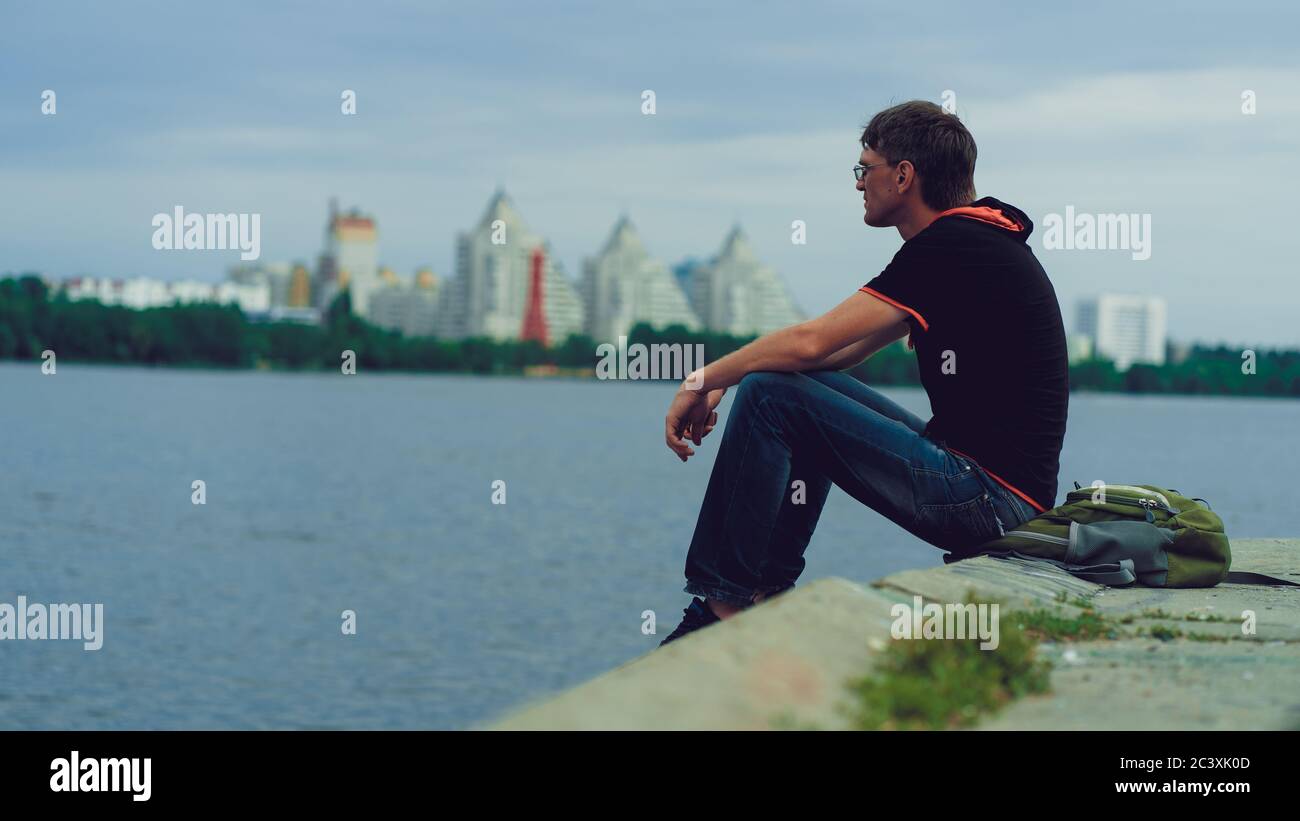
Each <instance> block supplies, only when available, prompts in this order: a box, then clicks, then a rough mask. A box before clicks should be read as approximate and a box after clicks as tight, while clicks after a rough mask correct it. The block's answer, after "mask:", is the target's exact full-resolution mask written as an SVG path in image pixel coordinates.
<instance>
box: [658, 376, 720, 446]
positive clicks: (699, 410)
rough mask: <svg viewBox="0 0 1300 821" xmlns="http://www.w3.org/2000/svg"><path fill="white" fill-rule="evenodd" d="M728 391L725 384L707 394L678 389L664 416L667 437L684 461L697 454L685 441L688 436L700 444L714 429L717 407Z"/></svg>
mask: <svg viewBox="0 0 1300 821" xmlns="http://www.w3.org/2000/svg"><path fill="white" fill-rule="evenodd" d="M726 392H727V391H726V389H725V388H720V389H718V390H714V391H709V392H708V393H707V394H705V393H701V392H700V391H693V390H688V389H686V388H683V389H681V390H679V391H677V394H676V395H675V396H674V397H673V402H672V404H671V405H669V406H668V415H667V417H665V419H664V441H665V442H667V444H668V448H669V449H670V450H672V452H673V453H675V454H677V458H678V459H681V460H682V461H683V462H685V461H686V460H687V459H688V458H690V457H692V456H694V455H695V451H694V450H692V449H691V446H690V445H688V444H687V443H686V440H687V439H688V438H689V439H690V440H691V441H692V442H694V443H695V444H696V445H698V444H700V442H701V440H703V439H704V437H705V436H708V434H709V432H710V431H712V430H713V426H714V425H715V424H717V421H718V414H717V412H716V411H715V410H714V408H716V407H718V403H719V402H721V401H722V397H723V395H724V394H726Z"/></svg>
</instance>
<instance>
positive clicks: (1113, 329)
mask: <svg viewBox="0 0 1300 821" xmlns="http://www.w3.org/2000/svg"><path fill="white" fill-rule="evenodd" d="M1078 324H1079V327H1078V331H1079V333H1082V334H1085V335H1086V336H1088V337H1089V338H1090V339H1091V340H1092V350H1093V353H1094V355H1096V356H1103V357H1106V358H1107V359H1110V360H1112V361H1114V363H1115V367H1116V369H1118V370H1121V371H1122V370H1127V369H1128V367H1129V366H1130V365H1132V364H1134V363H1137V362H1143V363H1150V364H1152V365H1163V364H1164V361H1165V301H1164V299H1163V298H1161V297H1156V296H1137V295H1130V294H1101V295H1099V296H1097V297H1095V298H1092V299H1086V300H1083V301H1081V302H1080V303H1079V307H1078Z"/></svg>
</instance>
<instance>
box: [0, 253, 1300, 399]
mask: <svg viewBox="0 0 1300 821" xmlns="http://www.w3.org/2000/svg"><path fill="white" fill-rule="evenodd" d="M752 339H753V337H742V336H731V335H728V334H720V333H714V332H712V331H690V330H687V329H686V328H685V327H683V326H680V325H677V326H670V327H667V328H659V329H655V328H651V327H649V326H648V325H644V324H642V325H637V326H636V327H635V328H633V329H632V330H631V332H630V333H629V335H628V344H629V345H633V344H637V343H640V344H644V345H647V346H649V345H654V344H661V345H697V344H698V345H702V346H703V350H704V353H705V361H708V362H711V361H713V360H716V359H718V358H720V357H722V356H725V355H726V354H728V353H730V352H732V351H734V350H736V349H737V348H739V347H741V346H742V345H745V344H746V343H748V342H749V341H751V340H752ZM597 347H598V344H597V342H596V340H594V339H592V338H591V337H590V336H587V335H584V334H574V335H572V336H570V337H568V338H567V339H566V340H564V341H563V342H562V343H560V344H558V345H556V346H554V347H551V348H545V347H543V346H542V345H541V344H540V343H538V342H534V341H527V342H525V341H521V340H504V341H498V340H493V339H487V338H473V339H463V340H447V339H438V338H435V337H405V336H402V335H401V334H400V333H397V332H395V331H389V330H386V329H384V328H380V327H378V326H375V325H371V324H370V323H368V322H366V321H365V320H363V319H361V318H360V317H358V316H356V315H355V314H354V313H352V310H351V303H350V302H349V297H348V294H347V292H346V291H344V292H343V293H341V294H340V295H339V296H338V297H337V298H336V299H335V300H334V302H333V303H332V304H331V305H330V306H329V308H328V310H326V311H325V313H324V316H323V317H322V320H321V324H319V325H306V324H302V323H297V322H287V321H286V322H265V323H263V322H251V321H249V320H248V319H246V318H245V316H244V315H243V313H242V312H241V311H240V310H239V309H238V308H237V307H235V306H233V305H217V304H213V303H190V304H185V305H174V306H169V307H161V308H148V309H145V310H134V309H131V308H125V307H122V306H118V305H103V304H101V303H99V302H96V301H93V300H77V301H73V300H69V299H68V298H67V297H66V296H65V295H64V294H62V293H61V292H59V293H55V294H51V293H50V292H49V289H48V287H47V286H46V284H45V282H44V281H43V280H41V279H40V278H39V277H35V276H22V277H9V278H5V279H0V359H28V360H38V359H40V357H41V353H42V352H43V351H45V350H52V351H54V352H55V354H56V355H57V356H58V357H59V358H60V359H66V360H68V361H83V362H116V363H135V364H145V365H167V366H196V367H223V368H253V367H257V368H282V369H294V370H333V369H336V368H338V367H339V363H340V358H341V355H342V352H343V351H345V350H350V351H354V352H355V353H356V364H357V367H358V368H359V369H362V370H376V371H380V370H391V371H432V372H454V373H473V374H518V373H523V372H524V371H525V369H528V368H531V367H535V366H555V367H557V368H561V369H572V370H583V371H585V370H594V368H595V366H596V364H597V361H598V360H599V358H600V357H599V356H598V354H597ZM851 372H852V373H853V375H854V376H856V377H858V378H859V379H861V380H863V381H864V382H867V383H870V384H874V385H919V384H920V378H919V375H918V372H917V366H916V356H915V355H914V354H913V353H912V352H911V351H908V350H906V349H905V348H904V346H903V344H902V343H901V342H899V343H895V344H893V345H890V346H888V347H886V348H884V349H883V350H881V351H880V352H878V353H877V354H876V355H875V356H872V357H871V358H870V359H868V360H867V361H866V362H864V363H862V364H861V365H858V366H857V367H856V368H854V369H852V371H851ZM1070 387H1071V389H1072V390H1093V391H1122V392H1130V393H1185V394H1219V395H1250V396H1296V397H1300V351H1294V350H1256V351H1254V352H1252V353H1250V354H1247V353H1246V352H1243V351H1242V350H1239V349H1234V348H1228V347H1226V346H1220V347H1213V348H1212V347H1206V346H1197V347H1194V348H1192V350H1191V351H1190V353H1189V355H1188V356H1187V358H1186V359H1185V360H1183V361H1181V362H1178V363H1176V364H1175V363H1172V362H1169V363H1166V364H1164V365H1148V364H1138V365H1133V366H1131V367H1130V368H1128V369H1127V370H1125V371H1120V370H1118V369H1117V368H1116V367H1115V365H1114V363H1113V362H1111V361H1109V360H1107V359H1102V358H1095V359H1089V360H1084V361H1080V362H1077V363H1075V364H1072V365H1071V366H1070Z"/></svg>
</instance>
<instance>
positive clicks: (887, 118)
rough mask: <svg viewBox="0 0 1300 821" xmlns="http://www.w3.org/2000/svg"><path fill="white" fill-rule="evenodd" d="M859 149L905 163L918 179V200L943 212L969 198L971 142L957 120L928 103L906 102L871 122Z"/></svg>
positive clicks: (972, 176) (972, 174) (972, 180)
mask: <svg viewBox="0 0 1300 821" xmlns="http://www.w3.org/2000/svg"><path fill="white" fill-rule="evenodd" d="M862 147H863V148H869V149H871V150H872V151H875V152H877V153H878V154H881V155H882V156H884V157H885V159H886V160H888V161H889V163H890V164H891V165H897V164H898V163H900V162H902V161H903V160H908V161H910V162H911V163H912V165H913V166H915V167H916V173H917V174H919V175H920V177H921V199H922V200H923V201H924V202H925V204H926V205H928V206H930V207H931V208H934V209H937V210H940V211H946V210H947V209H949V208H956V207H958V206H962V205H969V204H970V203H971V202H972V201H973V200H974V199H975V156H976V153H977V152H976V149H975V138H974V137H972V136H971V134H970V132H969V131H967V130H966V126H964V125H962V123H961V120H959V119H957V115H956V114H949V113H948V112H947V111H944V110H943V109H942V108H940V107H939V106H937V105H935V104H934V103H931V102H928V101H926V100H910V101H908V102H906V103H899V104H898V105H896V106H893V107H892V108H887V109H885V110H884V111H882V112H880V113H879V114H877V115H876V116H874V117H872V118H871V122H869V123H867V127H866V128H865V129H863V131H862Z"/></svg>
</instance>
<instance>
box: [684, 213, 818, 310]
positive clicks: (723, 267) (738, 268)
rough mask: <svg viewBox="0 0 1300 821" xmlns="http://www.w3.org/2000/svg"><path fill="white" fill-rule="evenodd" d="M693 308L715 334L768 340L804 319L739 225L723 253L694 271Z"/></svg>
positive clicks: (727, 240) (692, 275) (726, 242)
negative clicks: (770, 336)
mask: <svg viewBox="0 0 1300 821" xmlns="http://www.w3.org/2000/svg"><path fill="white" fill-rule="evenodd" d="M691 303H692V305H693V306H694V308H695V313H696V314H697V315H698V316H699V318H700V320H701V321H703V323H704V325H705V326H706V327H707V328H708V329H709V330H711V331H718V332H720V333H728V334H733V335H737V336H747V335H751V334H758V335H761V334H766V333H771V332H772V331H775V330H779V329H781V328H785V327H787V326H790V325H794V324H795V323H797V322H801V321H803V319H804V316H803V313H802V312H801V311H800V310H799V309H798V307H796V306H795V304H794V300H793V299H791V298H790V294H789V292H788V291H786V288H785V285H784V283H782V282H781V279H780V277H778V276H777V274H776V271H774V270H772V269H771V268H770V267H768V266H766V265H764V264H763V263H762V262H760V261H759V260H758V257H757V256H755V254H754V250H753V248H752V247H751V246H750V244H749V240H748V238H747V237H746V236H745V232H744V231H743V230H741V228H740V226H739V225H737V226H736V227H735V228H733V229H732V230H731V233H730V234H728V235H727V238H726V240H725V241H724V242H723V244H722V250H721V252H719V254H718V256H716V257H715V258H714V259H713V260H711V261H710V262H709V263H708V264H706V265H701V266H698V267H696V268H695V269H693V270H692V271H691Z"/></svg>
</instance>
